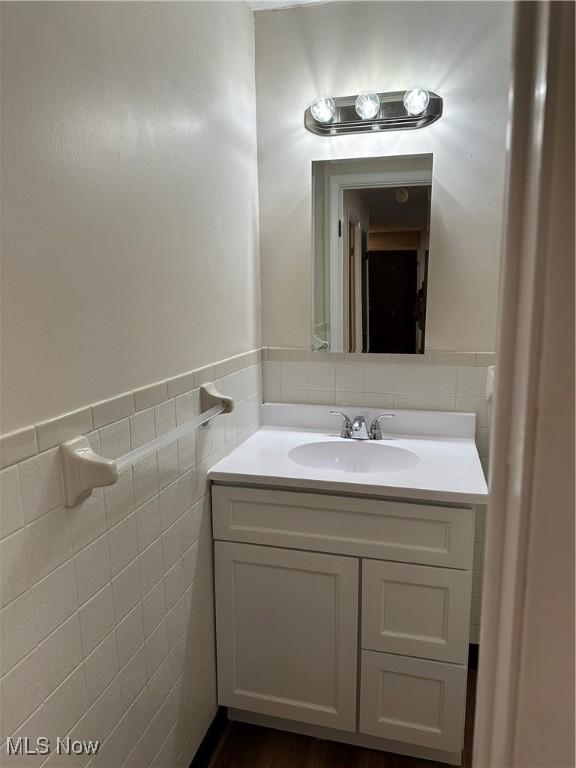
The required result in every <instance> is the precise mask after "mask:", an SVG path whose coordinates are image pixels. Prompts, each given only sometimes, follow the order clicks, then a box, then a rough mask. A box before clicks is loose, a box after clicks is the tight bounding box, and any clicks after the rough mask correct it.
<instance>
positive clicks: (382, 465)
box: [288, 440, 420, 472]
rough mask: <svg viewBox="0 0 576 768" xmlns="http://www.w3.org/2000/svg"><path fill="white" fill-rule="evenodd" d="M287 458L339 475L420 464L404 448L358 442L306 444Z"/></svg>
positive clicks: (396, 468)
mask: <svg viewBox="0 0 576 768" xmlns="http://www.w3.org/2000/svg"><path fill="white" fill-rule="evenodd" d="M288 457H289V458H290V459H291V460H292V461H294V462H295V463H296V464H300V465H302V466H304V467H312V468H313V469H331V470H334V471H338V472H393V471H396V470H399V469H407V468H408V467H413V466H414V465H415V464H418V462H419V461H420V459H419V458H418V456H416V454H415V453H412V451H407V450H406V449H405V448H396V447H395V446H393V445H386V444H382V443H380V442H372V441H371V442H368V441H366V442H359V441H357V440H342V442H326V443H305V444H304V445H297V446H296V448H292V450H291V451H289V452H288Z"/></svg>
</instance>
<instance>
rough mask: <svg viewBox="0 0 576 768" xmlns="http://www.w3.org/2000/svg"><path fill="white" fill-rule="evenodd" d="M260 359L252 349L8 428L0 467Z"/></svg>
mask: <svg viewBox="0 0 576 768" xmlns="http://www.w3.org/2000/svg"><path fill="white" fill-rule="evenodd" d="M261 361H262V349H261V348H258V349H253V350H250V351H248V352H243V353H242V354H239V355H235V356H233V357H228V358H225V359H224V360H220V361H218V362H217V363H213V364H212V365H206V366H203V367H202V368H196V369H195V370H192V371H187V372H186V373H182V374H179V375H178V376H173V377H171V378H169V379H164V380H163V381H158V382H154V383H153V384H150V385H148V386H146V387H140V388H138V389H136V390H132V391H130V392H124V393H122V394H120V395H116V396H114V397H111V398H108V399H107V400H101V401H99V402H97V403H92V404H90V405H86V406H83V407H82V408H78V409H76V410H74V411H70V412H68V413H64V414H62V415H60V416H56V417H55V418H53V419H47V420H46V421H42V422H39V423H38V424H33V425H30V426H26V427H23V428H21V429H18V430H15V431H13V432H7V433H5V434H3V435H0V469H5V468H6V467H9V466H11V465H13V464H18V463H19V462H21V461H24V460H25V459H29V458H31V457H32V456H35V455H36V454H38V453H42V452H43V451H47V450H49V449H50V448H54V447H55V446H57V445H59V444H60V443H62V442H64V441H65V440H68V439H69V438H71V437H74V435H78V434H87V433H88V432H92V431H93V430H94V429H101V428H102V427H105V426H107V425H108V424H112V423H113V422H115V421H119V420H120V419H125V418H127V417H129V416H132V415H133V414H134V413H137V412H138V411H142V410H145V409H147V408H150V407H151V406H153V405H158V404H159V403H163V402H165V401H166V400H170V399H172V398H174V397H177V396H178V395H182V394H185V393H186V392H190V391H191V390H193V389H196V388H197V387H199V386H201V385H202V384H205V383H206V382H208V381H212V380H215V379H221V378H223V377H224V376H228V375H230V374H232V373H236V372H237V371H240V370H243V369H244V368H249V367H250V366H252V365H258V364H259V363H260V362H261Z"/></svg>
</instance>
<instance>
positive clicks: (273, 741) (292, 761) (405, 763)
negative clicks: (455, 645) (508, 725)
mask: <svg viewBox="0 0 576 768" xmlns="http://www.w3.org/2000/svg"><path fill="white" fill-rule="evenodd" d="M475 698H476V672H475V671H473V670H470V672H469V674H468V702H467V708H466V737H465V747H464V760H463V762H462V768H470V766H471V765H472V736H473V726H474V702H475ZM443 765H444V764H443V763H436V762H432V761H429V760H420V759H416V758H413V757H404V756H402V755H393V754H391V753H390V752H378V751H376V750H373V749H364V748H362V747H352V746H348V745H346V744H337V743H335V742H332V741H321V740H320V739H314V738H311V737H309V736H299V735H297V734H293V733H285V732H283V731H275V730H272V729H271V728H260V727H258V726H255V725H245V724H244V723H229V724H228V725H227V727H226V731H225V732H224V735H223V736H222V739H221V741H220V744H219V745H218V747H217V749H216V752H215V753H214V756H213V758H212V760H211V761H210V765H209V768H440V767H441V766H443Z"/></svg>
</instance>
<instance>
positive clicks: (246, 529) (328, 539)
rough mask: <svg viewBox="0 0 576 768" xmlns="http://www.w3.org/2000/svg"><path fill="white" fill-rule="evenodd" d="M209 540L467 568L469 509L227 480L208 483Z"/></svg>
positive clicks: (471, 519)
mask: <svg viewBox="0 0 576 768" xmlns="http://www.w3.org/2000/svg"><path fill="white" fill-rule="evenodd" d="M212 520H213V529H214V538H215V539H224V540H228V541H242V542H250V543H254V544H269V545H272V546H278V547H293V548H294V549H309V550H316V551H323V552H335V553H337V554H347V555H355V556H358V557H374V558H382V559H385V560H398V561H402V562H413V563H426V564H429V565H440V566H444V567H450V568H464V569H467V568H470V567H471V562H472V546H473V539H474V512H473V510H472V509H469V508H465V507H441V506H434V505H428V504H415V503H411V502H405V501H402V502H400V501H385V500H380V499H362V498H355V497H344V496H329V495H324V494H314V493H300V492H294V491H275V490H262V489H259V488H243V487H234V486H225V485H214V486H213V487H212Z"/></svg>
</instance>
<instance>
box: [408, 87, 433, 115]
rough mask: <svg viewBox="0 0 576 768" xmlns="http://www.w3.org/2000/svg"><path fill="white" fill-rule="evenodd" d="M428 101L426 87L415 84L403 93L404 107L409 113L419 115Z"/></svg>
mask: <svg viewBox="0 0 576 768" xmlns="http://www.w3.org/2000/svg"><path fill="white" fill-rule="evenodd" d="M429 101H430V94H429V93H428V91H427V90H426V88H421V87H420V86H415V87H414V88H410V90H408V91H406V93H405V94H404V109H405V110H406V112H408V114H409V115H421V114H422V112H424V110H425V109H426V107H427V106H428V102H429Z"/></svg>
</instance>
